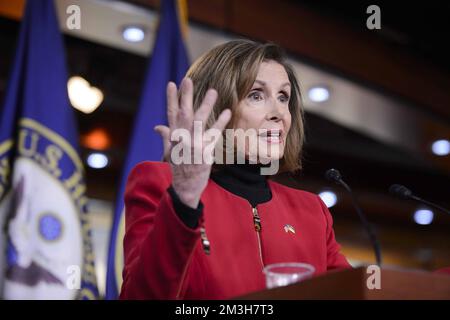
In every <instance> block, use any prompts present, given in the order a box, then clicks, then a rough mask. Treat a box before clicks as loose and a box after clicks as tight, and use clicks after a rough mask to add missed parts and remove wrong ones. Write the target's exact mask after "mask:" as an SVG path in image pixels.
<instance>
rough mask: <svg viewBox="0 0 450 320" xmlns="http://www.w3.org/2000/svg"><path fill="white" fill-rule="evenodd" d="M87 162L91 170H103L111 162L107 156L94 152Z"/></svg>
mask: <svg viewBox="0 0 450 320" xmlns="http://www.w3.org/2000/svg"><path fill="white" fill-rule="evenodd" d="M86 162H87V164H88V166H89V167H91V168H94V169H102V168H104V167H106V166H107V165H108V162H109V160H108V157H107V156H106V155H105V154H103V153H99V152H94V153H91V154H90V155H89V156H88V157H87V161H86Z"/></svg>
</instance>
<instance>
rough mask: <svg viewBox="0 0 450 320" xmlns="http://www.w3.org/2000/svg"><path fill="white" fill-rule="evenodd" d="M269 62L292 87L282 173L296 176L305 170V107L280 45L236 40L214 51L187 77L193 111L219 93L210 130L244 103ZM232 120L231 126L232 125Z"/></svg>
mask: <svg viewBox="0 0 450 320" xmlns="http://www.w3.org/2000/svg"><path fill="white" fill-rule="evenodd" d="M268 60H273V61H275V62H277V63H279V64H281V65H282V66H283V67H284V69H285V70H286V73H287V75H288V78H289V81H290V83H291V96H290V100H289V111H290V113H291V118H292V120H291V128H290V130H289V132H288V135H287V139H286V147H285V151H284V156H283V159H281V170H282V171H289V172H295V171H297V170H300V169H301V167H302V148H303V142H304V118H303V105H302V102H301V94H300V88H299V83H298V81H297V77H296V76H295V73H294V70H293V68H292V67H291V66H290V65H289V64H288V63H287V62H286V57H285V54H284V52H283V50H282V49H281V48H280V47H279V46H278V45H276V44H273V43H265V44H262V43H258V42H254V41H250V40H233V41H229V42H227V43H224V44H222V45H219V46H217V47H215V48H213V49H211V50H210V51H208V52H207V53H205V54H204V55H202V56H201V57H200V58H198V59H197V60H196V61H195V62H194V64H193V65H192V66H191V67H190V68H189V70H188V72H187V74H186V76H187V77H190V78H191V79H192V82H193V84H194V110H196V109H197V108H198V107H199V106H200V103H201V101H202V100H203V98H204V97H205V94H206V91H207V90H208V89H209V88H214V89H216V90H217V92H218V98H217V102H216V104H215V105H214V108H213V111H212V113H211V115H210V118H209V119H208V123H207V127H209V126H211V125H212V124H213V123H214V122H215V121H216V119H217V117H218V116H219V115H220V113H221V112H222V111H223V110H224V109H226V108H230V109H231V110H232V111H234V108H236V106H237V105H238V103H239V101H241V100H242V99H244V98H245V96H246V95H247V94H248V93H249V91H250V90H251V88H252V86H253V83H254V82H255V79H256V76H257V74H258V70H259V66H260V64H261V63H262V62H263V61H268ZM233 115H235V112H233ZM233 120H234V119H232V120H231V122H230V126H232V125H233Z"/></svg>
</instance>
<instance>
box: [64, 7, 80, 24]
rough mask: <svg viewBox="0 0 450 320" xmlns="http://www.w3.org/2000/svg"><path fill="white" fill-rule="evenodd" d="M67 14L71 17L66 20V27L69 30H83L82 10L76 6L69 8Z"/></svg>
mask: <svg viewBox="0 0 450 320" xmlns="http://www.w3.org/2000/svg"><path fill="white" fill-rule="evenodd" d="M66 13H67V14H68V15H69V16H68V17H67V19H66V27H67V29H69V30H80V29H81V8H80V6H77V5H75V4H72V5H70V6H67V8H66Z"/></svg>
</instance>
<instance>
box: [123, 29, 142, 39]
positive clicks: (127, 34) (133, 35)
mask: <svg viewBox="0 0 450 320" xmlns="http://www.w3.org/2000/svg"><path fill="white" fill-rule="evenodd" d="M122 36H123V38H124V39H125V40H126V41H128V42H141V41H142V40H144V38H145V31H144V29H143V28H142V27H137V26H128V27H125V28H124V29H123V31H122Z"/></svg>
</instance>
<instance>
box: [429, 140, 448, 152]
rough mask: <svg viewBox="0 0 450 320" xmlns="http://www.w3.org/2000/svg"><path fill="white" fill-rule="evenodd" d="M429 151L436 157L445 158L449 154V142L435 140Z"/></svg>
mask: <svg viewBox="0 0 450 320" xmlns="http://www.w3.org/2000/svg"><path fill="white" fill-rule="evenodd" d="M431 150H432V151H433V153H434V154H435V155H437V156H446V155H448V154H450V141H448V140H445V139H441V140H436V141H435V142H433V144H432V145H431Z"/></svg>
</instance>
